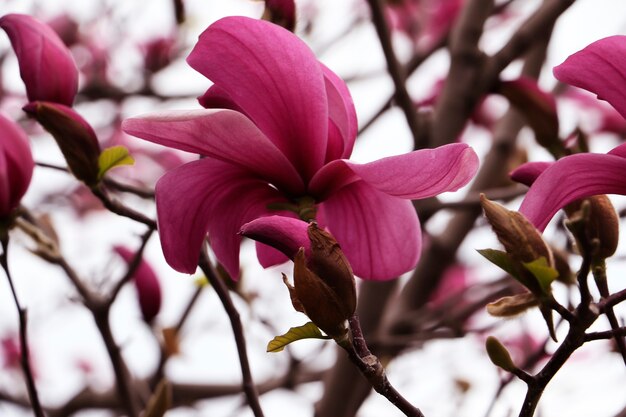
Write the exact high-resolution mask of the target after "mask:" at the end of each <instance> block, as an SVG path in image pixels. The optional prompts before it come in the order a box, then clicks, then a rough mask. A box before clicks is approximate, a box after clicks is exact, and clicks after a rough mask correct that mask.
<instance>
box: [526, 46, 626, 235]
mask: <svg viewBox="0 0 626 417" xmlns="http://www.w3.org/2000/svg"><path fill="white" fill-rule="evenodd" d="M554 76H555V77H556V78H557V79H559V80H561V81H563V82H565V83H568V84H571V85H574V86H576V87H581V88H584V89H586V90H589V91H591V92H592V93H595V94H597V95H598V98H600V99H602V100H606V101H608V102H609V104H611V105H612V106H613V107H614V108H615V109H616V110H617V111H618V112H619V113H620V114H621V115H622V116H623V117H626V36H611V37H608V38H604V39H601V40H599V41H596V42H594V43H592V44H591V45H589V46H587V47H586V48H584V49H583V50H581V51H579V52H577V53H575V54H574V55H571V56H570V57H568V58H567V59H566V60H565V62H563V63H562V64H561V65H559V66H557V67H555V68H554ZM535 168H537V167H535ZM544 168H545V166H543V167H540V168H537V169H542V170H543V169H544ZM529 169H533V168H529ZM624 172H626V144H624V145H620V146H618V147H616V148H615V149H613V150H611V151H610V152H608V153H607V154H594V153H585V154H577V155H571V156H567V157H564V158H561V159H559V160H558V161H556V162H555V163H554V164H552V165H550V166H549V167H547V168H545V170H544V171H543V173H541V175H539V176H538V177H537V179H536V181H535V182H534V183H533V184H532V187H530V189H529V190H528V193H527V194H526V197H525V198H524V201H523V202H522V205H521V207H520V212H521V213H522V214H524V215H525V216H526V217H527V218H528V219H529V220H530V221H531V222H532V223H533V224H534V225H535V226H536V227H537V228H538V229H539V230H543V229H545V227H546V226H547V225H548V222H549V221H550V219H551V218H552V217H553V216H554V214H555V213H556V212H557V211H558V210H559V209H560V208H562V207H564V206H565V205H567V204H568V203H571V202H573V201H576V200H580V199H583V198H586V197H589V196H592V195H597V194H622V195H626V180H625V179H624ZM517 175H518V176H522V175H526V174H524V173H518V174H517Z"/></svg>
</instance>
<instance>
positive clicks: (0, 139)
mask: <svg viewBox="0 0 626 417" xmlns="http://www.w3.org/2000/svg"><path fill="white" fill-rule="evenodd" d="M34 167H35V163H34V161H33V156H32V154H31V151H30V145H29V143H28V137H27V136H26V133H24V131H23V130H22V129H21V128H20V127H19V126H18V125H17V124H15V123H14V122H13V121H11V120H9V119H8V118H7V117H6V116H4V115H3V114H1V113H0V217H7V216H9V215H10V214H11V212H12V211H13V210H15V209H16V208H17V206H18V205H19V204H20V200H21V199H22V197H23V196H24V194H25V193H26V190H27V189H28V185H29V184H30V180H31V178H32V176H33V169H34Z"/></svg>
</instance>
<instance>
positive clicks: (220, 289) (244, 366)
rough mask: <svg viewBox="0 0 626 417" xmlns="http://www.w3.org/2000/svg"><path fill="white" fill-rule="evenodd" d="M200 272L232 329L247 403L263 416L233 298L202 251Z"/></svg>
mask: <svg viewBox="0 0 626 417" xmlns="http://www.w3.org/2000/svg"><path fill="white" fill-rule="evenodd" d="M198 266H199V267H200V269H202V272H204V274H205V275H206V277H207V279H208V280H209V282H210V283H211V285H212V286H213V288H214V289H215V292H216V293H217V296H218V297H219V299H220V301H221V302H222V305H223V306H224V310H226V314H228V318H229V319H230V325H231V327H232V329H233V333H234V336H235V343H236V344H237V352H238V354H239V364H240V365H241V374H242V377H243V390H244V392H245V394H246V398H247V399H248V404H249V406H250V408H251V409H252V412H253V413H254V415H255V417H263V410H262V409H261V404H260V402H259V394H258V392H257V389H256V386H255V385H254V381H253V379H252V372H251V371H250V363H249V361H248V353H247V349H246V339H245V336H244V334H243V325H242V324H241V317H240V316H239V312H238V311H237V308H236V307H235V305H234V304H233V300H232V299H231V298H230V293H229V292H228V288H226V285H225V284H224V282H223V281H222V280H221V278H219V277H218V276H217V274H216V273H215V270H214V268H213V265H211V262H210V261H209V258H208V256H207V254H206V253H205V252H204V251H203V252H202V254H201V256H200V262H199V263H198Z"/></svg>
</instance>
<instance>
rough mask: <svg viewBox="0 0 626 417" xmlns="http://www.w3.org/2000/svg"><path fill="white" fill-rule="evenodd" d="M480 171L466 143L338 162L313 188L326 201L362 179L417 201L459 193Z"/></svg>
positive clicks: (328, 167)
mask: <svg viewBox="0 0 626 417" xmlns="http://www.w3.org/2000/svg"><path fill="white" fill-rule="evenodd" d="M477 169H478V157H477V156H476V153H475V152H474V151H473V150H472V148H470V147H469V146H467V145H466V144H463V143H453V144H450V145H444V146H440V147H438V148H435V149H422V150H419V151H414V152H410V153H407V154H403V155H397V156H390V157H387V158H383V159H379V160H378V161H374V162H370V163H367V164H357V163H354V162H351V161H347V160H343V159H342V160H337V161H333V162H331V163H330V164H327V165H326V166H324V167H323V168H322V169H321V170H320V171H319V172H318V173H317V175H316V176H315V177H314V178H313V180H312V181H311V184H310V189H311V192H312V193H313V194H315V195H317V196H320V198H326V197H328V196H329V195H331V194H332V193H334V192H336V191H337V190H339V189H340V188H342V187H345V186H346V185H348V184H351V183H353V182H354V181H356V180H358V179H362V180H363V181H365V182H367V183H368V184H369V185H371V186H372V187H374V188H376V189H377V190H380V191H382V192H384V193H387V194H389V195H393V196H396V197H401V198H409V199H417V198H427V197H432V196H435V195H437V194H440V193H443V192H446V191H456V190H458V189H459V188H461V187H462V186H464V185H465V184H467V183H468V182H469V181H470V180H471V179H472V178H473V177H474V174H475V173H476V170H477Z"/></svg>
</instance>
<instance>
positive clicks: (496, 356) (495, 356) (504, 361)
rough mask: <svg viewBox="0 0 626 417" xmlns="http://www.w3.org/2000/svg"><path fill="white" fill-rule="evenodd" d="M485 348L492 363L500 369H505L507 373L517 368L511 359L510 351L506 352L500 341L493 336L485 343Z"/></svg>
mask: <svg viewBox="0 0 626 417" xmlns="http://www.w3.org/2000/svg"><path fill="white" fill-rule="evenodd" d="M485 348H486V349H487V355H488V356H489V359H490V360H491V362H493V364H494V365H496V366H497V367H499V368H502V369H504V370H505V371H508V372H512V371H514V370H515V369H516V368H517V367H516V366H515V364H514V363H513V359H511V355H510V354H509V351H508V350H506V348H505V347H504V345H502V343H500V341H499V340H498V339H496V338H495V337H493V336H489V337H488V338H487V341H486V342H485Z"/></svg>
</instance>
